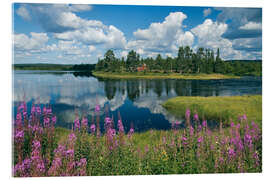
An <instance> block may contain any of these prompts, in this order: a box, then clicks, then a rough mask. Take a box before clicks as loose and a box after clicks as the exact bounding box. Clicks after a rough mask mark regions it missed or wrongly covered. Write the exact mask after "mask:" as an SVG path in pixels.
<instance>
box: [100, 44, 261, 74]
mask: <svg viewBox="0 0 270 180" xmlns="http://www.w3.org/2000/svg"><path fill="white" fill-rule="evenodd" d="M143 64H145V65H146V67H147V68H146V69H145V70H144V73H147V74H148V73H166V74H167V73H178V74H201V73H204V74H212V73H218V74H233V75H238V76H244V75H256V76H261V75H262V64H261V61H235V62H234V61H224V60H222V59H221V58H220V51H219V48H218V49H217V52H216V56H215V53H214V51H213V50H211V49H207V48H198V50H197V52H193V50H192V49H191V48H190V47H189V46H186V47H179V49H178V54H177V57H175V58H173V57H166V58H163V57H162V56H161V55H160V54H158V55H157V57H156V58H152V57H146V58H140V56H139V54H137V53H136V52H135V51H134V50H131V51H130V52H129V53H128V55H127V58H126V60H125V59H124V57H122V58H121V60H120V59H118V58H116V57H115V56H114V53H113V51H112V50H108V51H107V52H106V53H105V55H104V59H99V61H98V63H97V65H96V67H95V71H103V72H117V73H124V72H136V71H138V70H137V68H138V67H141V66H142V65H143Z"/></svg>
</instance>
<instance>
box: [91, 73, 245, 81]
mask: <svg viewBox="0 0 270 180" xmlns="http://www.w3.org/2000/svg"><path fill="white" fill-rule="evenodd" d="M93 75H95V76H97V77H102V78H111V79H201V80H209V79H232V78H240V76H234V75H224V74H178V73H149V72H146V73H144V72H134V73H129V72H123V73H112V72H97V71H95V72H93Z"/></svg>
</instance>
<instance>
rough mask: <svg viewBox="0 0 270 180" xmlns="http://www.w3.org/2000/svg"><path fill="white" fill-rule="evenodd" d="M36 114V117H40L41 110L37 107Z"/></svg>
mask: <svg viewBox="0 0 270 180" xmlns="http://www.w3.org/2000/svg"><path fill="white" fill-rule="evenodd" d="M36 112H37V114H38V115H40V114H41V109H40V106H37V107H36Z"/></svg>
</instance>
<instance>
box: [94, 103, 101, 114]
mask: <svg viewBox="0 0 270 180" xmlns="http://www.w3.org/2000/svg"><path fill="white" fill-rule="evenodd" d="M99 111H100V106H99V105H98V104H97V105H96V107H95V112H99Z"/></svg>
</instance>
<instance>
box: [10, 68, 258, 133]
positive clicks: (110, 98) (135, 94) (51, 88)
mask: <svg viewBox="0 0 270 180" xmlns="http://www.w3.org/2000/svg"><path fill="white" fill-rule="evenodd" d="M244 94H262V78H260V77H243V78H241V79H229V80H146V79H136V80H109V79H102V78H96V77H93V76H91V75H85V74H83V73H72V72H46V71H14V74H13V110H14V113H16V106H17V105H18V104H19V102H21V101H23V100H25V101H26V102H27V105H28V107H29V108H28V109H30V107H31V105H32V103H34V102H35V103H37V102H39V103H40V104H41V106H43V105H48V104H50V105H51V106H52V109H53V112H54V113H55V114H56V115H57V118H58V121H57V124H56V125H57V126H61V127H67V128H71V127H72V123H73V121H74V119H75V112H78V113H79V114H80V115H84V116H87V117H88V119H89V120H91V118H92V116H93V115H94V108H95V105H96V102H98V103H99V104H100V105H101V116H102V119H103V118H104V116H105V115H106V114H107V115H110V116H113V117H114V119H115V121H116V120H117V118H118V112H120V114H121V117H122V120H123V124H124V126H125V128H126V129H125V130H126V131H127V130H128V129H129V127H130V125H131V124H132V125H133V126H134V128H135V131H145V130H148V129H169V128H170V126H171V123H172V122H174V121H180V122H182V123H183V120H182V119H179V118H177V117H175V116H173V115H171V114H169V113H168V112H167V111H166V110H165V109H164V108H162V106H161V103H162V102H164V101H166V100H167V99H169V98H171V97H175V96H232V95H244ZM14 117H15V116H14ZM102 123H103V122H101V124H102Z"/></svg>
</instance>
